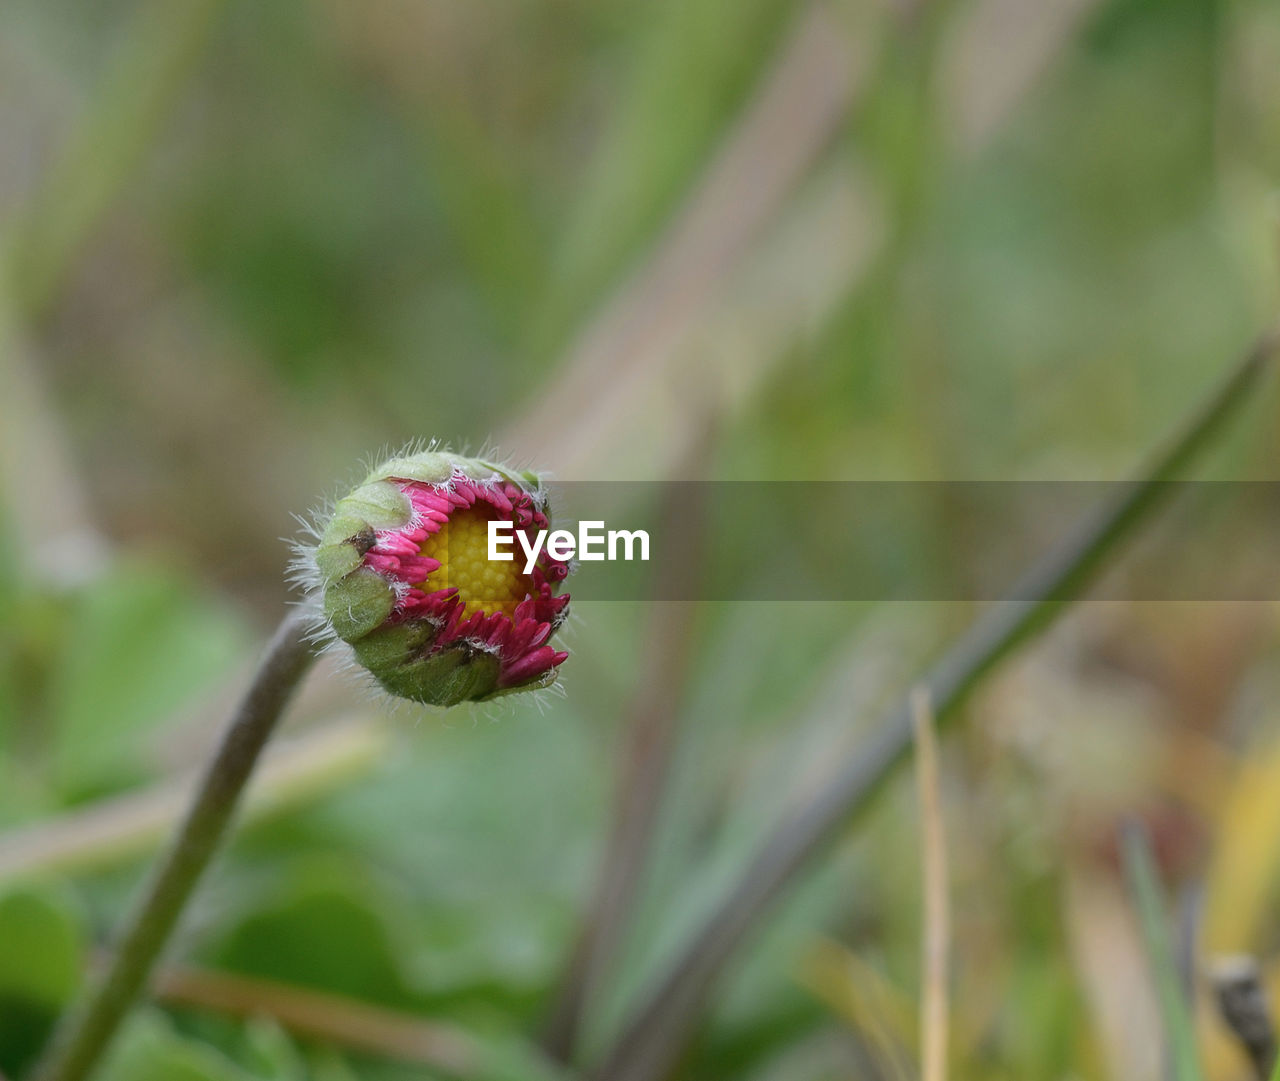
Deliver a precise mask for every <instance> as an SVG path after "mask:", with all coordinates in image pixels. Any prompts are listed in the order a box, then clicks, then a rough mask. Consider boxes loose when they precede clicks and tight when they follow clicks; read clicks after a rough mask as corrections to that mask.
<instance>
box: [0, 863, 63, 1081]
mask: <svg viewBox="0 0 1280 1081" xmlns="http://www.w3.org/2000/svg"><path fill="white" fill-rule="evenodd" d="M83 954H84V935H83V933H82V931H81V927H80V921H79V918H78V916H77V914H76V912H75V910H74V908H73V906H72V905H71V903H70V901H69V900H68V899H67V898H66V897H64V896H63V895H62V894H61V893H59V892H56V891H54V890H52V889H48V888H37V887H19V888H16V889H13V890H11V891H9V892H8V893H6V894H4V895H3V896H0V1070H3V1071H6V1072H10V1073H14V1074H16V1073H17V1072H18V1070H19V1069H20V1068H21V1067H22V1066H23V1065H25V1064H26V1063H27V1062H28V1061H29V1060H30V1059H31V1058H32V1057H33V1056H34V1055H35V1053H36V1052H37V1051H38V1050H39V1049H40V1046H41V1045H42V1044H43V1042H44V1040H45V1038H46V1037H47V1036H48V1034H49V1032H50V1030H51V1029H52V1027H53V1022H54V1020H55V1019H56V1018H57V1015H58V1013H59V1012H60V1010H61V1009H62V1007H63V1006H64V1005H65V1004H66V1003H67V1002H68V1001H69V1000H70V999H71V997H72V996H73V995H74V993H75V991H76V988H77V987H78V986H79V983H80V971H81V962H82V958H83Z"/></svg>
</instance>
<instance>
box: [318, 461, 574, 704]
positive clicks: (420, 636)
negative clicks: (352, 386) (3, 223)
mask: <svg viewBox="0 0 1280 1081" xmlns="http://www.w3.org/2000/svg"><path fill="white" fill-rule="evenodd" d="M493 521H500V522H509V523H511V530H510V531H509V532H505V533H504V540H505V541H507V542H510V541H511V540H512V539H515V542H516V543H515V553H516V557H515V558H513V559H510V560H490V559H489V523H490V522H493ZM549 528H550V519H549V517H548V513H547V504H546V495H545V492H544V491H543V488H542V484H541V481H540V480H539V478H538V477H537V475H536V474H533V473H529V472H517V471H513V470H510V469H507V468H505V467H503V466H501V465H498V464H496V463H494V462H491V461H487V460H485V459H483V458H466V457H463V456H462V455H458V454H452V453H449V452H447V451H442V450H434V449H433V450H427V451H422V452H419V453H411V454H405V455H402V456H399V457H395V458H391V459H389V460H387V461H385V462H383V463H382V464H381V465H379V466H378V467H377V468H376V469H374V470H373V471H372V472H370V474H369V475H368V476H367V477H366V478H365V479H364V481H363V483H361V484H360V486H359V487H357V488H356V489H355V490H354V491H352V492H350V493H348V494H347V495H345V496H343V497H342V498H341V499H340V500H338V502H337V503H336V504H335V506H334V508H333V512H332V514H331V516H329V518H328V519H327V521H325V522H323V523H322V524H321V525H320V527H319V529H318V533H319V544H318V546H316V547H315V548H314V549H311V550H310V552H309V555H308V557H307V562H308V563H309V564H310V569H311V572H312V573H311V576H312V578H313V579H314V580H315V582H316V584H317V587H318V589H319V592H320V595H321V599H322V607H323V610H324V617H325V620H326V621H327V624H328V626H329V627H330V628H331V629H332V631H333V633H334V634H335V635H336V636H337V637H338V638H341V639H342V640H343V641H344V642H348V643H350V645H351V647H352V649H353V651H354V652H355V656H356V659H357V660H358V661H359V662H360V664H362V665H363V666H364V667H365V668H367V669H368V670H369V671H370V672H371V673H372V674H373V676H374V677H375V678H376V679H377V680H378V682H379V683H380V684H381V685H382V686H383V687H384V688H385V689H386V690H388V691H389V692H390V693H392V694H394V695H398V696H399V697H402V698H410V699H412V700H413V701H415V702H425V703H428V704H430V705H437V706H452V705H455V704H457V703H458V702H465V701H482V700H484V699H487V698H493V697H495V696H497V695H501V694H508V693H510V692H512V691H518V690H524V689H526V688H533V687H546V686H548V685H550V684H551V683H553V682H554V681H555V678H556V668H557V666H558V665H560V664H561V662H563V661H564V659H565V658H566V657H567V656H568V654H567V653H563V652H560V651H558V650H556V649H555V648H553V647H552V646H550V645H548V642H549V640H550V638H551V636H552V635H553V634H554V633H555V631H556V629H557V628H558V627H559V626H560V624H561V623H562V622H563V621H564V618H565V616H566V615H567V613H568V604H569V598H568V596H567V595H557V590H558V588H559V586H560V583H561V582H562V581H563V580H564V578H565V576H566V575H567V574H568V573H569V567H568V564H567V563H566V562H565V561H564V560H560V559H553V558H552V557H551V556H550V555H549V554H547V553H546V552H545V551H543V552H541V553H540V554H539V556H538V559H537V561H536V562H535V563H534V564H533V566H532V569H531V570H530V571H529V572H527V573H526V568H525V561H524V560H523V559H522V558H520V556H519V551H520V545H519V540H518V537H516V535H517V534H525V536H526V537H527V538H528V539H529V540H530V541H532V540H533V537H534V535H535V534H537V532H538V531H539V530H545V529H549ZM505 551H507V552H510V551H511V548H510V547H507V548H506V549H505Z"/></svg>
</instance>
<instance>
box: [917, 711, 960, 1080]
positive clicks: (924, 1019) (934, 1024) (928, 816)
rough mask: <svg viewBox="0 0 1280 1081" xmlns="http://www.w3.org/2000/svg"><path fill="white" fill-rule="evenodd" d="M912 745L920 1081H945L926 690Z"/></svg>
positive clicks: (943, 930) (942, 912)
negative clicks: (918, 887) (919, 880)
mask: <svg viewBox="0 0 1280 1081" xmlns="http://www.w3.org/2000/svg"><path fill="white" fill-rule="evenodd" d="M911 712H912V720H913V722H914V726H915V740H916V792H917V796H918V798H919V804H920V831H921V840H922V842H923V844H922V846H921V856H922V861H923V872H924V951H923V957H922V959H921V960H922V965H923V975H924V979H923V985H924V1008H923V1010H922V1013H921V1025H920V1078H921V1081H947V1026H948V1014H949V1008H948V999H947V973H948V968H949V965H948V958H949V957H950V955H951V916H950V911H949V908H948V905H947V877H948V876H947V841H946V830H945V828H944V826H943V820H942V793H941V786H940V783H939V779H938V741H937V737H936V735H935V732H934V721H933V704H932V702H931V700H930V697H929V691H928V690H927V689H926V688H924V687H920V688H918V689H917V690H916V691H915V692H914V693H913V694H912V696H911Z"/></svg>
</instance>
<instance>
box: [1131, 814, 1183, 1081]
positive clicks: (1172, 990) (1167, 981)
mask: <svg viewBox="0 0 1280 1081" xmlns="http://www.w3.org/2000/svg"><path fill="white" fill-rule="evenodd" d="M1121 840H1122V849H1123V854H1124V867H1125V873H1126V874H1127V876H1128V879H1129V888H1130V889H1131V890H1132V891H1133V899H1134V903H1135V904H1136V906H1137V910H1138V922H1139V923H1140V924H1141V926H1142V938H1143V941H1144V942H1145V943H1146V947H1147V960H1148V963H1149V965H1150V967H1151V978H1152V980H1153V982H1154V984H1155V991H1156V999H1157V1001H1158V1003H1159V1006H1160V1018H1161V1021H1162V1022H1163V1024H1164V1031H1165V1040H1166V1045H1167V1047H1168V1052H1169V1060H1170V1066H1171V1068H1172V1076H1173V1078H1174V1081H1203V1075H1202V1074H1201V1072H1200V1062H1199V1059H1198V1057H1197V1055H1196V1043H1195V1026H1194V1023H1193V1021H1192V1018H1191V1011H1190V1010H1189V1009H1188V1008H1187V1002H1186V999H1185V998H1184V997H1183V993H1182V986H1181V981H1180V980H1179V979H1178V966H1177V962H1176V961H1175V960H1174V956H1173V942H1172V939H1171V937H1170V934H1169V925H1168V918H1167V914H1166V912H1165V907H1164V897H1163V890H1162V889H1161V886H1160V881H1159V878H1158V877H1157V874H1156V868H1155V863H1154V861H1153V859H1152V857H1151V845H1150V843H1149V842H1148V840H1147V835H1146V833H1145V832H1144V831H1143V829H1142V827H1141V826H1140V825H1138V824H1137V823H1129V824H1128V825H1127V826H1125V828H1124V832H1123V835H1122V838H1121Z"/></svg>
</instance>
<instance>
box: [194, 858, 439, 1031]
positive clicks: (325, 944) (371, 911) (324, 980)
mask: <svg viewBox="0 0 1280 1081" xmlns="http://www.w3.org/2000/svg"><path fill="white" fill-rule="evenodd" d="M395 917H396V914H395V912H394V911H393V910H392V906H391V905H390V904H389V903H388V902H387V900H386V898H385V896H384V894H383V893H382V892H380V891H379V890H377V889H376V887H374V886H372V885H371V884H370V883H369V881H368V880H367V877H365V876H361V875H359V874H356V873H353V868H352V867H351V866H350V865H348V864H345V863H343V864H338V863H335V862H333V861H329V860H326V859H323V858H321V859H314V858H313V859H310V860H306V861H298V862H296V863H295V864H294V867H293V868H291V873H290V874H289V875H288V885H287V886H286V887H285V889H284V890H283V891H282V892H281V893H280V894H279V895H278V896H277V897H276V898H274V899H270V898H269V899H267V901H266V903H264V904H262V905H261V906H257V907H256V908H255V910H254V911H253V913H252V914H251V915H249V916H248V917H247V918H246V919H245V920H244V921H243V922H241V923H240V924H239V925H238V926H236V927H235V928H234V929H233V930H232V931H231V932H230V933H229V934H228V935H227V936H226V938H224V939H223V940H222V941H221V942H220V943H219V944H218V945H217V946H216V947H215V949H214V950H213V951H212V960H213V963H214V964H215V965H217V966H218V967H220V968H227V969H231V970H233V971H236V972H242V973H244V974H246V975H249V976H256V977H260V978H263V979H270V980H280V981H282V982H285V983H292V984H297V985H300V986H303V987H311V988H316V989H319V990H323V991H328V992H331V993H333V994H339V995H349V996H351V997H352V998H356V999H360V1000H362V1001H365V1002H370V1003H377V1004H380V1005H384V1006H389V1007H393V1008H401V1009H405V1008H412V1007H413V1006H414V1005H415V1004H416V1001H417V1000H416V996H415V995H414V994H413V992H412V991H411V989H410V987H409V985H408V982H407V980H406V978H405V973H404V970H403V967H402V965H401V957H403V956H404V955H405V950H404V946H403V942H402V941H401V938H402V934H403V928H402V926H401V923H400V921H399V920H397V919H396V918H395Z"/></svg>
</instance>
